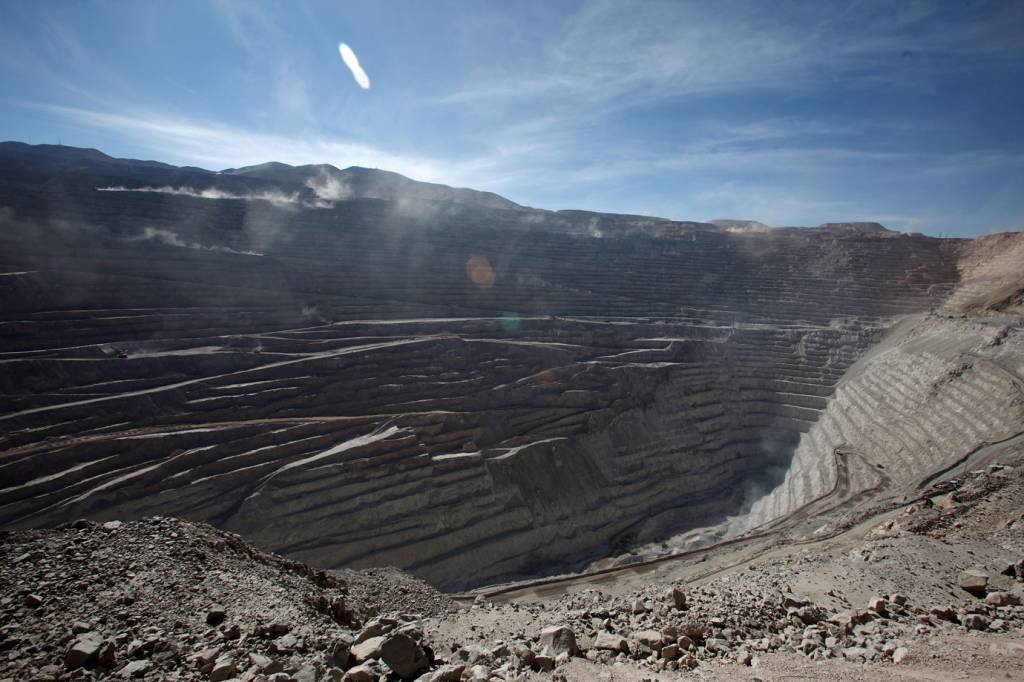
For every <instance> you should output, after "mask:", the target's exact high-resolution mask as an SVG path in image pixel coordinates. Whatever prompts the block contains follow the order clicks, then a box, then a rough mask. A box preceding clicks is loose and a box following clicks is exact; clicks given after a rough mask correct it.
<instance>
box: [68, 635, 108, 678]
mask: <svg viewBox="0 0 1024 682" xmlns="http://www.w3.org/2000/svg"><path fill="white" fill-rule="evenodd" d="M90 635H91V633H86V635H84V636H82V637H79V638H78V639H76V640H75V641H74V642H72V643H71V646H70V647H68V651H67V653H66V654H65V655H64V665H66V666H67V667H68V668H70V669H72V670H74V669H75V668H83V667H92V666H94V665H96V663H97V660H98V658H99V653H100V645H101V644H102V640H101V639H100V638H99V636H97V635H92V636H90Z"/></svg>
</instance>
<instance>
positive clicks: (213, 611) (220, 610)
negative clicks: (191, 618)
mask: <svg viewBox="0 0 1024 682" xmlns="http://www.w3.org/2000/svg"><path fill="white" fill-rule="evenodd" d="M226 617H227V611H225V609H224V606H223V605H222V604H214V605H213V606H211V607H210V608H209V610H208V611H207V612H206V623H207V625H220V624H221V623H223V622H224V618H226Z"/></svg>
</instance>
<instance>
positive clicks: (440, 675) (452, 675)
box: [416, 664, 466, 682]
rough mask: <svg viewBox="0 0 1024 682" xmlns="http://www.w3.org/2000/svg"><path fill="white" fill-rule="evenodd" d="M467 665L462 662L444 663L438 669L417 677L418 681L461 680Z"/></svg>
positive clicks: (440, 681)
mask: <svg viewBox="0 0 1024 682" xmlns="http://www.w3.org/2000/svg"><path fill="white" fill-rule="evenodd" d="M465 670H466V666H464V665H461V664H451V665H442V666H441V667H440V668H438V669H437V670H431V671H430V672H428V673H423V674H422V675H420V676H419V677H417V678H416V682H459V680H461V679H462V673H463V672H464V671H465Z"/></svg>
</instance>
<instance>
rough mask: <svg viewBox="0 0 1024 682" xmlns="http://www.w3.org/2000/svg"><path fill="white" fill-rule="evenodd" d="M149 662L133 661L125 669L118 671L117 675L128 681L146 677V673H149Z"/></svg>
mask: <svg viewBox="0 0 1024 682" xmlns="http://www.w3.org/2000/svg"><path fill="white" fill-rule="evenodd" d="M150 665H151V663H150V662H149V661H132V662H131V663H129V664H128V665H126V666H125V667H123V668H121V669H120V670H118V671H117V674H118V675H120V676H121V677H123V678H124V679H126V680H128V679H131V678H133V677H145V675H146V673H147V672H149V666H150Z"/></svg>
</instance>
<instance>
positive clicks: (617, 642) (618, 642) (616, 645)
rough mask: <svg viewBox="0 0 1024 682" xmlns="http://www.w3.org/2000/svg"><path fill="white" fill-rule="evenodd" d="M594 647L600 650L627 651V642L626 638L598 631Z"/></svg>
mask: <svg viewBox="0 0 1024 682" xmlns="http://www.w3.org/2000/svg"><path fill="white" fill-rule="evenodd" d="M594 648H595V649H601V650H602V651H614V652H616V653H618V652H620V651H629V643H628V642H626V638H625V637H622V636H621V635H616V634H614V633H611V632H600V633H598V635H597V638H596V639H595V640H594Z"/></svg>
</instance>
